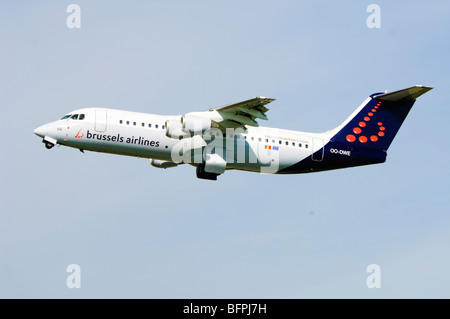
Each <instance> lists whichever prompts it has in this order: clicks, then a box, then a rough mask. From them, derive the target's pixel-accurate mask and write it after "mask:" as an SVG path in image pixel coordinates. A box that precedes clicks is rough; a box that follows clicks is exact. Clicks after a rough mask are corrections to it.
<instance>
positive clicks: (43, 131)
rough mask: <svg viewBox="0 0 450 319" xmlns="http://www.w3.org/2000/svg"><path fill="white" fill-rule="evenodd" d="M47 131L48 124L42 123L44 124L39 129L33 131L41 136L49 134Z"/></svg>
mask: <svg viewBox="0 0 450 319" xmlns="http://www.w3.org/2000/svg"><path fill="white" fill-rule="evenodd" d="M47 131H48V129H47V125H42V126H39V127H38V128H37V129H35V130H34V131H33V133H34V134H36V135H37V136H39V137H44V136H46V135H47Z"/></svg>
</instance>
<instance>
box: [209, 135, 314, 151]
mask: <svg viewBox="0 0 450 319" xmlns="http://www.w3.org/2000/svg"><path fill="white" fill-rule="evenodd" d="M209 134H210V135H211V136H212V135H213V133H212V132H210V133H209ZM216 135H217V136H219V133H216ZM223 137H224V138H226V134H225V133H223ZM233 137H234V138H236V139H239V138H240V135H234V136H233V134H230V138H233ZM244 139H246V140H247V135H244ZM250 140H251V141H255V137H254V136H250ZM258 142H262V138H261V137H258ZM265 142H266V143H267V144H269V139H268V138H266V139H265ZM276 143H277V142H276V140H272V144H276ZM278 144H279V145H282V144H283V141H282V140H278ZM284 144H285V145H287V146H289V145H291V146H294V147H296V146H298V147H304V148H308V144H306V143H305V144H302V143H296V142H290V143H289V141H284Z"/></svg>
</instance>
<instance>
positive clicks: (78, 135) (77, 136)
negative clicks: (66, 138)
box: [75, 129, 84, 138]
mask: <svg viewBox="0 0 450 319" xmlns="http://www.w3.org/2000/svg"><path fill="white" fill-rule="evenodd" d="M80 132H81V129H80V130H79V131H78V133H77V135H75V138H82V137H83V136H84V134H83V133H81V135H80Z"/></svg>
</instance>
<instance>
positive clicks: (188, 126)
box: [181, 115, 211, 136]
mask: <svg viewBox="0 0 450 319" xmlns="http://www.w3.org/2000/svg"><path fill="white" fill-rule="evenodd" d="M181 124H182V130H183V132H185V133H189V134H191V136H193V135H199V134H202V133H203V132H204V131H206V130H209V129H210V128H211V120H210V119H207V118H204V117H199V116H194V115H185V116H183V117H182V118H181Z"/></svg>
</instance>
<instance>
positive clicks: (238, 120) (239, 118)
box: [201, 96, 275, 129]
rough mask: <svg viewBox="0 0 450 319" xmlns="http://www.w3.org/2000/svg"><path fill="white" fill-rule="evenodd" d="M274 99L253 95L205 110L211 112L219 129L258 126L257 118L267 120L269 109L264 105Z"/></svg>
mask: <svg viewBox="0 0 450 319" xmlns="http://www.w3.org/2000/svg"><path fill="white" fill-rule="evenodd" d="M272 101H275V99H271V98H267V97H261V96H259V97H255V98H253V99H250V100H246V101H242V102H238V103H234V104H230V105H227V106H222V107H219V108H215V109H210V110H209V111H206V112H201V113H208V112H212V114H211V113H210V114H211V115H212V116H208V117H210V118H211V120H212V121H213V122H215V123H216V124H217V125H218V126H219V127H220V128H221V129H226V128H233V129H235V128H238V127H242V128H244V129H245V125H249V126H259V124H258V123H257V122H256V120H257V119H261V120H267V116H266V112H267V111H268V110H269V109H268V108H267V107H266V106H265V105H267V104H269V103H270V102H272Z"/></svg>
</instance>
